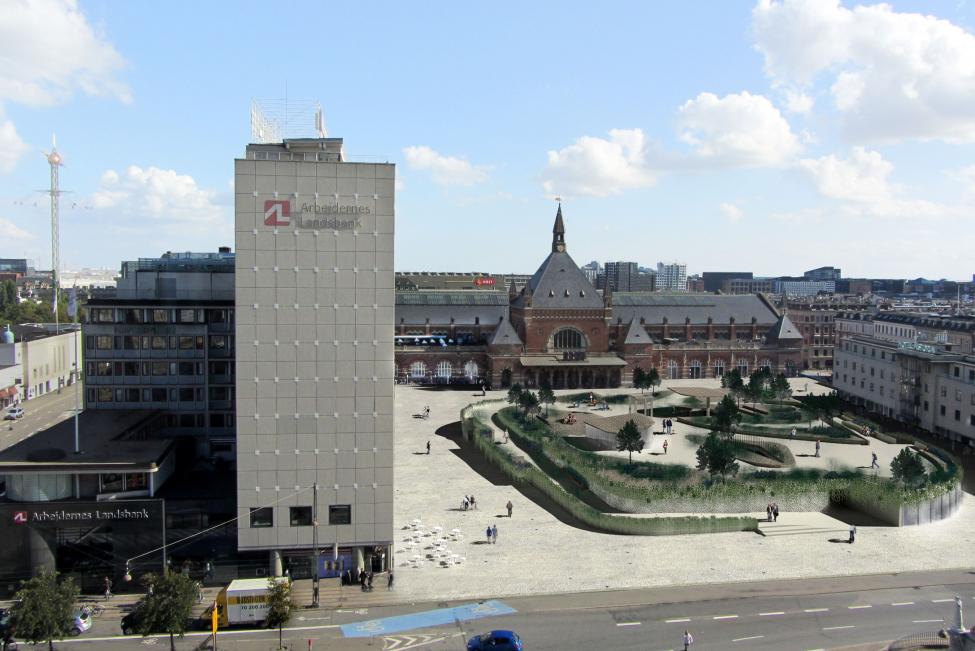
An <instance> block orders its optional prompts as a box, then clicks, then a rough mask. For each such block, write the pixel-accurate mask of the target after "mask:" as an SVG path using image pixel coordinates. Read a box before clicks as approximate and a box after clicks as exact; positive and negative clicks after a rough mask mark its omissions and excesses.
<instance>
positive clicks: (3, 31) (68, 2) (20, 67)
mask: <svg viewBox="0 0 975 651" xmlns="http://www.w3.org/2000/svg"><path fill="white" fill-rule="evenodd" d="M125 65H126V62H125V60H124V59H123V58H122V56H121V55H120V54H119V53H118V52H117V51H116V50H115V48H114V47H113V46H112V44H111V43H109V42H108V41H107V40H105V38H104V35H102V34H99V33H97V32H96V31H95V30H94V29H92V27H91V25H89V24H88V20H87V18H86V17H85V15H84V14H83V13H82V11H81V10H80V9H79V8H78V3H77V2H76V0H4V2H0V101H3V100H10V101H16V102H19V103H21V104H28V105H31V106H45V105H52V104H57V103H59V102H63V101H65V100H67V99H68V98H70V97H71V96H72V95H73V94H74V93H75V92H82V93H84V94H86V95H96V96H105V97H114V98H117V99H120V100H122V101H124V102H128V101H131V95H130V93H129V90H128V88H127V87H126V85H125V84H124V83H122V82H121V81H119V80H118V78H117V77H116V75H117V73H118V72H119V71H121V70H122V68H124V67H125Z"/></svg>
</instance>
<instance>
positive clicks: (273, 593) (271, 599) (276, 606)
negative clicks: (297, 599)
mask: <svg viewBox="0 0 975 651" xmlns="http://www.w3.org/2000/svg"><path fill="white" fill-rule="evenodd" d="M292 610H294V603H293V602H292V601H291V583H290V582H288V581H280V580H278V579H275V578H273V577H272V578H269V579H268V580H267V618H266V619H265V621H264V623H265V624H267V627H268V628H277V629H278V648H279V649H281V648H284V645H283V644H282V637H283V635H284V632H283V629H284V625H285V624H287V623H288V622H289V621H291V612H292Z"/></svg>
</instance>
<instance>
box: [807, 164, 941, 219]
mask: <svg viewBox="0 0 975 651" xmlns="http://www.w3.org/2000/svg"><path fill="white" fill-rule="evenodd" d="M798 165H799V168H800V169H801V170H803V171H804V172H805V173H806V174H807V175H808V176H809V178H810V179H811V180H812V181H813V184H814V185H815V186H816V190H817V191H818V192H819V194H820V195H821V196H823V197H826V198H828V199H836V200H838V201H840V202H841V205H842V206H843V207H844V208H845V210H846V212H848V213H851V214H866V215H870V216H876V217H906V218H909V217H942V216H946V215H948V214H951V213H952V212H953V211H952V209H950V208H948V207H946V206H942V205H939V204H935V203H932V202H930V201H924V200H920V199H903V198H901V197H900V194H901V193H902V188H900V187H899V186H896V185H892V184H891V183H890V182H889V180H888V177H889V176H890V173H891V172H892V171H893V169H894V166H893V165H891V163H890V162H889V161H887V160H886V159H885V158H884V157H883V156H881V155H880V154H879V153H877V152H875V151H869V150H866V149H864V148H863V147H854V148H853V151H852V153H851V155H850V157H849V158H846V159H843V158H839V157H837V156H835V155H832V154H830V155H829V156H823V157H821V158H815V159H809V158H807V159H803V160H801V161H799V163H798Z"/></svg>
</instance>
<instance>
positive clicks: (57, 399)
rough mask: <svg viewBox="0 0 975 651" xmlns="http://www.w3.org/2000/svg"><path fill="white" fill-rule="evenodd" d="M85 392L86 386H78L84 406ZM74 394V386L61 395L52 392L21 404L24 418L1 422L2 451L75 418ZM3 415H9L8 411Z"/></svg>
mask: <svg viewBox="0 0 975 651" xmlns="http://www.w3.org/2000/svg"><path fill="white" fill-rule="evenodd" d="M84 390H85V389H84V385H79V386H78V400H79V402H82V404H83V402H84V396H83V395H82V392H83V391H84ZM74 392H75V388H74V386H70V387H65V388H64V389H62V390H61V393H60V394H59V393H58V392H57V391H51V392H50V393H46V394H44V395H43V396H40V397H39V398H34V399H33V400H28V401H26V402H22V403H20V405H21V406H22V407H23V408H24V411H25V412H26V413H25V415H24V417H23V418H20V419H18V420H4V421H0V450H4V449H6V448H9V447H10V446H11V445H14V444H16V443H19V442H20V441H22V440H24V439H25V438H27V437H28V436H31V435H32V434H35V433H37V432H39V431H41V430H44V429H47V428H48V427H51V426H52V425H54V424H56V423H59V422H61V421H62V420H64V419H65V418H69V417H71V416H74V405H75V395H74ZM3 414H4V415H6V414H7V412H6V410H4V412H3Z"/></svg>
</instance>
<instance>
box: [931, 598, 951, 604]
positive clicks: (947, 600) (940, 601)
mask: <svg viewBox="0 0 975 651" xmlns="http://www.w3.org/2000/svg"><path fill="white" fill-rule="evenodd" d="M950 601H954V599H932V600H931V603H933V604H946V603H948V602H950Z"/></svg>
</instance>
